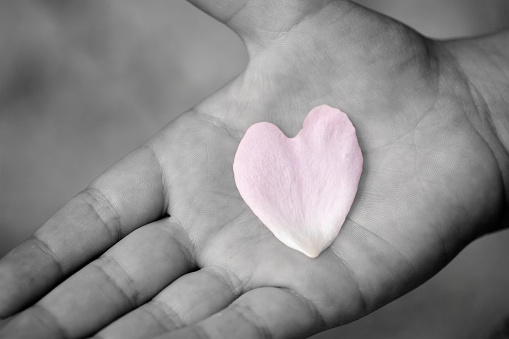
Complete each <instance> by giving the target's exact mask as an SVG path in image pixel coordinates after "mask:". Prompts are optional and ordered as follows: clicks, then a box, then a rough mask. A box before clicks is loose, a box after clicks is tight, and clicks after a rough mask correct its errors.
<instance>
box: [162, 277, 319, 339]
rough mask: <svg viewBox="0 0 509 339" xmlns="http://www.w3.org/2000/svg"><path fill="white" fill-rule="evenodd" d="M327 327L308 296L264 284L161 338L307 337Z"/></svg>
mask: <svg viewBox="0 0 509 339" xmlns="http://www.w3.org/2000/svg"><path fill="white" fill-rule="evenodd" d="M325 329H326V328H324V323H323V321H322V319H321V318H320V316H319V314H318V313H317V312H316V311H315V309H314V308H313V306H312V305H311V304H310V303H309V302H308V301H307V300H306V299H304V298H303V297H301V296H299V295H298V294H296V293H295V292H293V291H292V290H289V289H285V288H277V287H262V288H257V289H254V290H251V291H249V292H247V293H246V294H244V295H242V296H240V297H239V298H238V299H237V300H235V301H234V302H233V303H232V304H231V305H230V306H228V307H227V308H226V309H225V310H223V311H221V312H219V313H216V314H215V315H213V316H211V317H209V318H207V319H205V320H203V321H200V322H198V323H196V324H194V325H191V326H189V327H186V328H183V329H181V330H178V331H174V332H170V333H167V334H165V335H162V336H159V337H157V338H159V339H163V338H168V339H169V338H171V339H174V338H175V339H176V338H186V339H192V338H197V339H201V338H246V339H248V338H273V339H276V338H304V337H306V336H309V335H311V334H314V333H317V332H318V331H323V330H325Z"/></svg>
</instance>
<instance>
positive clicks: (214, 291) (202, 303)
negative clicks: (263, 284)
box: [98, 268, 240, 339]
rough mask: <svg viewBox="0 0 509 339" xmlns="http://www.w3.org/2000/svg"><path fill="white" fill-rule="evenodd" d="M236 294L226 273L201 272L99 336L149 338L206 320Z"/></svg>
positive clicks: (237, 287) (234, 283) (237, 289)
mask: <svg viewBox="0 0 509 339" xmlns="http://www.w3.org/2000/svg"><path fill="white" fill-rule="evenodd" d="M239 293H240V285H239V283H238V282H237V281H236V280H235V279H232V278H231V275H230V274H228V273H227V272H226V271H224V270H222V269H219V268H217V269H215V268H207V269H202V270H200V271H196V272H193V273H190V274H187V275H184V276H182V277H180V278H179V279H178V280H177V281H175V282H174V283H173V284H171V285H170V286H168V287H167V288H166V289H164V290H163V291H162V292H161V293H159V294H158V295H157V296H156V297H155V298H154V299H153V300H151V301H150V302H148V303H147V304H145V305H143V306H141V307H140V308H138V309H136V310H134V311H133V312H131V313H129V314H127V315H126V316H124V317H122V318H120V319H119V320H117V321H116V322H114V323H113V324H111V325H110V326H108V327H107V328H105V329H104V330H103V331H101V332H99V333H98V336H99V337H101V338H104V339H107V338H123V339H135V338H152V337H154V336H157V335H160V334H164V333H166V332H168V331H173V330H176V329H178V328H181V327H184V326H188V325H189V324H192V323H195V322H197V321H199V320H202V319H205V318H206V317H208V316H210V315H212V314H214V313H216V312H218V311H220V310H221V309H223V308H225V307H226V306H228V305H229V304H230V303H231V302H232V301H233V300H235V299H236V298H237V297H238V295H239Z"/></svg>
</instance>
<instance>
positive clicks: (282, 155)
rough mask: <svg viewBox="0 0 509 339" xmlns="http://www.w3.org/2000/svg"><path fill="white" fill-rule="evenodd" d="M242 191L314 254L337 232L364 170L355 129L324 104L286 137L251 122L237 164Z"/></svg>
mask: <svg viewBox="0 0 509 339" xmlns="http://www.w3.org/2000/svg"><path fill="white" fill-rule="evenodd" d="M233 171H234V174H235V182H236V184H237V188H238V190H239V192H240V195H241V196H242V198H243V199H244V201H245V202H246V204H247V205H248V206H249V207H250V208H251V210H252V211H253V213H254V214H255V215H256V216H257V217H258V218H259V219H260V220H261V221H262V222H263V223H264V224H265V225H266V226H267V227H268V228H269V230H271V231H272V233H274V235H275V236H276V237H277V238H278V239H279V240H280V241H282V242H283V243H284V244H285V245H287V246H288V247H291V248H293V249H295V250H297V251H300V252H302V253H304V254H305V255H307V256H309V257H311V258H315V257H317V256H318V255H319V254H320V253H321V252H322V251H323V250H324V249H325V248H327V247H329V245H330V244H331V243H332V242H333V241H334V239H335V238H336V237H337V235H338V233H339V230H340V229H341V226H342V225H343V223H344V221H345V218H346V216H347V214H348V212H349V211H350V207H351V206H352V203H353V200H354V198H355V193H356V192H357V186H358V184H359V179H360V176H361V172H362V153H361V150H360V147H359V143H358V141H357V137H356V135H355V128H354V127H353V125H352V123H351V122H350V120H349V119H348V117H347V116H346V114H345V113H343V112H341V111H340V110H338V109H335V108H332V107H329V106H327V105H322V106H319V107H316V108H314V109H313V110H311V112H309V114H308V116H307V117H306V119H305V120H304V124H303V127H302V130H301V131H300V132H299V134H297V136H296V137H294V138H291V139H290V138H287V137H286V136H285V135H284V134H283V132H281V130H279V128H278V127H277V126H275V125H273V124H271V123H268V122H261V123H257V124H254V125H253V126H251V127H249V129H248V130H247V132H246V134H245V135H244V138H243V139H242V141H241V142H240V145H239V148H238V150H237V154H236V155H235V161H234V163H233Z"/></svg>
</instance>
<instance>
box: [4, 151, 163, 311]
mask: <svg viewBox="0 0 509 339" xmlns="http://www.w3.org/2000/svg"><path fill="white" fill-rule="evenodd" d="M164 200H165V198H164V191H163V185H162V182H161V172H160V170H159V165H158V162H157V159H156V158H155V157H154V156H153V153H152V152H151V151H150V149H148V148H140V149H138V150H136V151H134V152H133V153H131V154H130V155H128V156H127V157H125V158H124V159H123V160H121V161H119V162H118V163H117V164H115V165H114V166H113V167H112V168H110V169H109V170H108V171H107V172H105V173H104V174H103V175H101V176H100V177H99V178H98V179H97V180H96V181H95V182H94V183H92V184H91V185H90V187H89V188H87V189H85V190H84V191H83V192H81V193H79V194H78V195H76V196H75V197H74V198H72V199H71V200H70V201H69V202H68V203H67V204H66V205H65V206H64V207H63V208H62V209H61V210H60V211H59V212H58V213H56V214H55V215H54V216H53V217H52V218H51V219H50V220H49V221H48V222H46V223H45V224H44V225H43V226H42V227H41V228H40V229H39V230H37V232H36V233H35V234H34V235H33V236H32V237H31V238H29V239H28V240H26V241H25V242H24V243H22V244H21V245H20V246H18V247H17V248H15V249H13V250H12V251H11V252H10V253H8V254H7V255H6V256H5V257H4V258H2V260H1V261H0V286H2V288H1V289H0V318H3V317H7V316H9V315H12V314H13V313H14V312H17V311H19V310H21V309H22V308H24V307H26V306H27V305H28V304H30V303H32V302H33V301H35V299H36V298H38V297H40V296H41V295H43V294H44V293H46V292H47V291H48V290H49V289H51V288H52V287H53V286H55V285H56V284H57V283H58V282H60V281H61V280H62V279H63V278H64V277H67V276H68V275H70V274H71V273H72V272H74V271H75V270H76V269H78V268H79V267H81V266H82V265H83V264H85V263H86V262H88V261H90V260H91V259H92V258H95V257H97V255H99V254H100V253H102V252H103V251H104V250H106V249H107V248H109V247H110V246H111V245H113V244H114V243H116V242H117V241H118V240H120V239H121V238H122V237H124V236H125V235H126V234H128V233H129V232H131V231H132V230H134V229H136V228H137V227H139V226H141V225H144V224H146V223H148V222H151V221H153V220H156V219H158V218H159V217H160V216H161V215H162V214H163V211H164V206H165V201H164Z"/></svg>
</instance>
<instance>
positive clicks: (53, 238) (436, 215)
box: [0, 0, 509, 338]
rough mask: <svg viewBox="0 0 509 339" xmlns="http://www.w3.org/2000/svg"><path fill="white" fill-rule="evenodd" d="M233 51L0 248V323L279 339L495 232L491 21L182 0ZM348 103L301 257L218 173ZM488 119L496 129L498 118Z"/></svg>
mask: <svg viewBox="0 0 509 339" xmlns="http://www.w3.org/2000/svg"><path fill="white" fill-rule="evenodd" d="M193 3H194V4H195V5H196V6H198V7H199V8H201V9H203V10H204V11H206V12H207V13H209V14H211V15H212V16H214V17H216V18H217V19H218V20H221V21H222V22H225V23H226V24H227V25H228V26H229V27H231V28H232V29H233V30H235V31H236V32H237V33H238V34H239V35H240V36H241V37H242V39H243V41H244V42H245V44H246V48H247V50H248V52H249V56H250V61H249V63H248V65H247V68H246V70H245V71H244V72H243V73H242V74H240V75H239V76H238V77H237V78H236V79H234V80H233V81H232V82H231V83H230V84H228V85H227V86H226V87H225V88H223V89H221V90H220V91H219V92H217V93H215V94H214V95H212V96H211V97H209V98H207V99H206V100H204V101H203V102H202V103H200V104H199V105H197V106H196V107H195V108H193V109H192V110H190V111H188V112H185V113H184V114H182V115H181V116H180V117H178V118H177V119H176V120H174V121H172V122H170V123H169V124H168V125H167V126H166V127H165V128H164V129H162V130H161V131H160V132H159V133H158V134H157V135H156V136H154V137H153V138H152V139H151V140H149V141H148V142H147V143H146V144H144V145H142V146H141V147H140V148H138V149H136V150H134V151H133V152H132V153H131V154H129V155H128V156H126V157H125V158H124V159H123V160H121V161H120V162H118V163H117V164H115V165H114V166H113V167H112V168H110V169H108V170H107V171H106V172H104V174H102V175H101V176H100V177H99V178H98V179H96V180H95V181H94V182H93V183H92V184H91V185H90V187H88V188H87V189H86V190H84V191H83V192H81V193H79V194H78V195H76V196H75V197H74V198H73V199H72V200H71V201H70V202H69V203H68V204H66V205H65V206H64V207H63V208H62V210H60V211H59V212H58V213H57V214H56V215H55V216H53V217H52V218H51V219H50V220H49V221H48V222H47V223H46V224H44V225H43V226H42V227H41V228H40V229H39V230H38V231H37V232H36V233H35V234H34V235H33V236H32V237H31V238H30V239H29V240H27V241H26V242H25V243H23V244H22V245H20V246H18V247H17V248H15V249H14V250H13V251H11V252H10V253H9V254H7V255H6V256H5V257H4V258H3V259H2V260H1V261H0V286H2V288H1V289H0V317H1V318H9V317H11V318H9V319H8V320H7V321H3V322H2V323H0V326H2V328H1V329H0V336H5V337H9V338H31V337H34V338H79V337H87V336H91V335H94V334H96V335H97V337H101V338H116V337H120V338H142V337H143V338H151V337H160V338H181V337H182V338H208V337H210V338H265V337H268V338H293V337H304V336H307V335H311V334H314V333H317V332H320V331H323V330H326V329H329V328H332V327H335V326H339V325H342V324H345V323H348V322H350V321H353V320H355V319H358V318H360V317H362V316H364V315H366V314H368V313H370V312H372V311H374V310H376V309H377V308H379V307H381V306H383V305H384V304H386V303H388V302H390V301H392V300H394V299H396V298H398V297H399V296H401V295H403V294H404V293H406V292H408V291H409V290H411V289H412V288H414V287H416V286H418V285H419V284H422V283H423V282H424V281H426V280H427V279H428V278H429V277H431V276H432V275H433V274H435V273H436V272H438V271H439V270H440V269H441V268H442V267H444V266H445V265H446V264H447V263H448V262H449V261H450V260H451V259H452V258H453V257H454V256H455V255H456V254H457V253H458V252H459V251H460V250H461V249H462V248H464V247H465V246H466V245H467V244H468V243H470V242H471V241H473V240H475V239H476V238H477V237H479V236H481V235H483V234H486V233H488V232H492V231H495V230H498V229H501V228H503V227H505V218H506V215H505V209H506V201H505V196H506V192H507V188H508V187H507V182H508V181H507V179H508V177H507V176H508V173H509V171H508V164H509V157H508V156H507V145H508V140H509V139H508V138H509V137H508V133H507V131H506V130H504V129H503V126H506V125H505V123H506V122H507V119H506V115H507V112H508V107H509V103H508V102H507V100H508V99H507V98H506V97H507V96H506V95H505V96H504V93H507V92H508V90H509V85H508V84H509V79H508V75H509V68H508V66H507V62H506V61H504V60H507V56H508V55H509V51H508V50H507V48H506V49H505V50H504V48H505V47H503V46H504V43H503V42H506V44H505V45H507V41H508V36H509V34H508V33H507V32H501V33H499V34H497V35H492V36H486V37H482V38H478V39H470V40H462V41H449V42H437V41H431V40H428V39H426V38H424V37H422V36H420V35H419V34H417V33H416V32H414V31H412V30H411V29H409V28H407V27H405V26H403V25H401V24H400V23H397V22H395V21H393V20H391V19H388V18H386V17H383V16H381V15H379V14H376V13H373V12H371V11H369V10H366V9H365V8H363V7H360V6H358V5H355V4H353V3H350V2H348V1H298V0H285V1H277V2H273V1H268V0H257V1H255V0H253V1H236V2H234V3H231V2H230V1H205V0H203V1H200V0H195V1H193ZM320 104H328V105H330V106H332V107H338V108H340V109H341V110H343V111H344V112H347V113H348V115H349V117H350V119H351V121H352V122H353V124H354V126H355V127H356V130H357V134H358V138H359V143H360V146H361V149H362V150H363V156H364V171H363V175H362V178H361V182H360V185H359V190H358V193H357V197H356V199H355V202H354V204H353V206H352V209H351V211H350V214H349V216H348V218H347V221H346V222H345V224H344V226H343V228H342V230H341V232H340V235H339V237H338V238H337V239H336V240H335V241H334V243H333V244H332V245H331V247H330V248H329V249H327V250H325V251H324V252H322V253H321V255H320V256H319V257H318V258H316V259H310V258H308V257H306V256H305V255H303V254H301V253H299V252H297V251H294V250H292V249H290V248H288V247H286V246H284V245H283V244H282V243H280V242H279V241H278V240H277V239H276V238H275V237H274V236H273V235H272V233H270V231H269V230H268V229H267V228H266V227H265V226H264V225H263V224H261V223H260V221H259V220H258V219H257V218H256V217H255V216H254V215H253V213H252V212H251V211H250V210H249V208H248V207H247V206H246V205H245V203H244V202H243V200H242V198H241V197H240V195H239V193H238V191H237V188H236V186H235V182H234V180H233V171H232V164H233V158H234V155H235V152H236V148H237V146H238V143H239V141H240V139H241V138H242V136H243V134H244V132H245V131H246V129H247V128H248V127H249V126H250V125H252V124H253V123H256V122H260V121H269V122H272V123H274V124H276V125H277V126H279V127H280V128H281V130H282V131H283V132H285V133H286V134H287V135H288V136H294V135H295V134H296V133H297V132H298V131H299V129H300V128H301V124H302V121H303V119H304V117H305V116H306V115H307V113H308V112H309V110H310V109H311V108H313V107H315V106H317V105H320ZM500 126H502V127H500Z"/></svg>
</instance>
